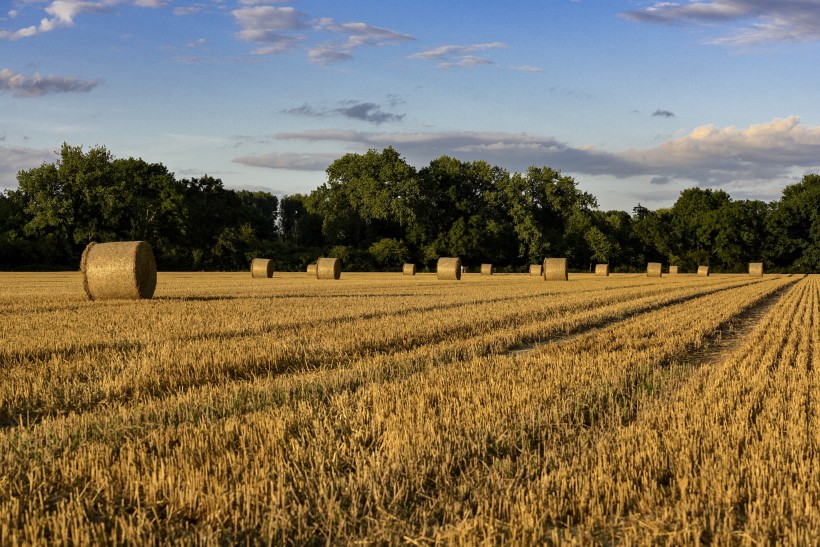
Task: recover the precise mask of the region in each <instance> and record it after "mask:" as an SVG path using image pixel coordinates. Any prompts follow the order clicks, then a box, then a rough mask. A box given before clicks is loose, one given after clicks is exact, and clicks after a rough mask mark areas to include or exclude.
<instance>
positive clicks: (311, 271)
mask: <svg viewBox="0 0 820 547" xmlns="http://www.w3.org/2000/svg"><path fill="white" fill-rule="evenodd" d="M307 276H308V277H316V264H308V266H307Z"/></svg>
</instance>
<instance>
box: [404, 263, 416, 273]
mask: <svg viewBox="0 0 820 547" xmlns="http://www.w3.org/2000/svg"><path fill="white" fill-rule="evenodd" d="M401 273H403V274H404V275H416V265H415V264H409V263H408V264H405V265H404V266H402V267H401Z"/></svg>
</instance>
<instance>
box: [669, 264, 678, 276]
mask: <svg viewBox="0 0 820 547" xmlns="http://www.w3.org/2000/svg"><path fill="white" fill-rule="evenodd" d="M669 275H678V267H677V266H669Z"/></svg>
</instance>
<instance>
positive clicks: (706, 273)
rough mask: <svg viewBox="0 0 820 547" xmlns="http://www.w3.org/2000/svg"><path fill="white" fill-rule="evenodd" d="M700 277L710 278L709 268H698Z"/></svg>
mask: <svg viewBox="0 0 820 547" xmlns="http://www.w3.org/2000/svg"><path fill="white" fill-rule="evenodd" d="M698 275H699V276H701V277H709V266H698Z"/></svg>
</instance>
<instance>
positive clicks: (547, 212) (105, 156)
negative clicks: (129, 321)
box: [0, 144, 820, 272]
mask: <svg viewBox="0 0 820 547" xmlns="http://www.w3.org/2000/svg"><path fill="white" fill-rule="evenodd" d="M17 182H18V188H17V189H14V190H7V191H5V192H3V193H2V194H0V268H1V269H28V270H46V269H65V268H71V269H73V268H76V267H77V264H78V260H79V256H80V254H81V252H82V250H83V248H84V247H85V245H86V244H87V243H89V242H90V241H97V242H104V241H115V240H145V241H148V242H149V243H150V244H151V245H152V247H153V248H154V253H155V255H156V258H157V263H158V266H159V267H160V268H161V269H166V270H244V269H247V268H248V265H249V263H250V260H251V259H252V258H254V257H270V258H273V259H274V261H275V262H276V268H277V269H278V270H303V269H304V268H305V267H306V265H307V264H308V263H310V262H314V261H315V260H316V258H317V257H319V256H331V257H337V258H340V259H341V260H342V262H343V263H344V265H345V268H346V269H348V270H360V271H369V270H398V269H399V268H400V267H401V265H402V264H403V263H405V262H414V263H416V264H418V265H419V267H421V268H425V267H427V268H434V266H435V261H436V260H437V258H438V257H440V256H459V257H461V259H462V262H463V263H464V264H466V265H468V266H472V267H474V268H477V267H478V266H479V265H480V264H481V263H483V262H490V263H493V264H494V265H495V266H496V268H497V269H498V270H499V271H524V270H525V268H526V266H527V265H528V264H530V263H538V262H540V261H541V260H542V259H543V258H544V257H546V256H560V257H566V258H567V259H568V264H569V267H570V268H571V269H573V270H577V271H589V270H591V269H592V268H593V267H594V264H596V263H600V262H608V263H609V264H610V267H611V269H612V271H616V272H617V271H643V270H644V269H645V267H646V263H647V262H650V261H652V262H663V263H666V264H677V265H678V266H679V267H680V268H681V271H694V270H695V269H696V268H697V266H698V265H708V266H710V268H711V269H712V271H716V272H741V271H745V269H746V266H747V263H748V262H758V261H763V262H764V264H765V265H766V269H767V271H788V272H810V271H820V175H817V174H809V175H805V176H804V177H803V178H802V180H801V181H799V182H796V183H795V184H792V185H790V186H787V187H786V188H785V189H784V190H783V193H782V196H781V198H780V199H779V200H776V201H773V202H770V203H767V202H764V201H759V200H734V199H732V198H731V196H730V195H729V194H728V193H726V192H725V191H723V190H713V189H701V188H690V189H687V190H684V191H683V192H681V194H680V196H679V197H678V199H677V201H676V202H675V204H674V205H672V206H671V207H669V208H662V209H657V210H654V211H652V210H649V209H647V208H646V207H643V206H642V205H640V204H638V205H637V206H636V207H635V208H634V209H633V210H632V212H631V213H629V212H625V211H617V210H612V211H601V210H599V208H598V204H597V200H596V198H595V197H594V196H593V195H591V194H589V193H587V192H583V191H581V190H580V189H579V188H578V183H577V182H576V181H575V180H574V179H573V178H572V177H569V176H566V175H563V174H562V173H561V172H559V171H557V170H555V169H552V168H550V167H547V166H544V167H535V166H533V167H530V168H529V169H527V170H526V171H525V172H523V173H518V172H513V173H511V172H509V171H507V170H506V169H504V168H501V167H498V166H493V165H490V164H488V163H487V162H484V161H461V160H459V159H456V158H453V157H449V156H442V157H440V158H437V159H434V160H432V161H431V162H430V164H429V165H428V166H426V167H423V168H421V169H416V168H414V167H413V166H411V165H409V164H408V163H407V162H406V161H405V160H404V159H403V158H402V157H401V156H400V154H399V153H398V152H397V151H396V150H395V149H393V148H386V149H384V150H382V151H381V152H379V151H377V150H369V151H368V152H366V153H364V154H346V155H344V156H343V157H341V158H339V159H337V160H336V161H334V162H333V163H332V164H331V165H330V166H329V167H328V168H327V180H326V182H324V183H323V184H322V185H321V186H319V187H318V188H316V189H315V190H313V191H312V192H310V193H309V194H293V195H287V196H283V197H281V198H279V197H278V196H276V195H273V194H270V193H267V192H250V191H246V190H233V189H228V188H225V187H224V185H223V183H222V181H221V180H219V179H216V178H213V177H210V176H207V175H206V176H203V177H200V178H189V179H177V178H176V177H175V176H174V174H173V173H171V172H169V171H168V169H167V168H166V167H165V166H164V165H162V164H159V163H148V162H146V161H144V160H142V159H134V158H127V159H118V158H115V157H114V156H113V155H112V154H111V152H109V151H108V150H107V149H106V148H105V147H104V146H97V147H93V148H90V149H88V150H87V151H84V150H83V148H82V147H80V146H71V145H69V144H63V146H62V148H61V150H60V152H59V158H58V159H57V161H55V162H54V163H44V164H42V165H40V166H39V167H34V168H32V169H28V170H23V171H20V172H19V173H18V175H17Z"/></svg>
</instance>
